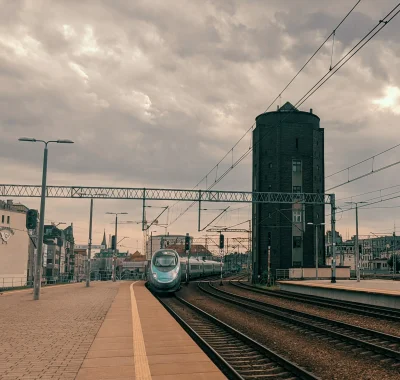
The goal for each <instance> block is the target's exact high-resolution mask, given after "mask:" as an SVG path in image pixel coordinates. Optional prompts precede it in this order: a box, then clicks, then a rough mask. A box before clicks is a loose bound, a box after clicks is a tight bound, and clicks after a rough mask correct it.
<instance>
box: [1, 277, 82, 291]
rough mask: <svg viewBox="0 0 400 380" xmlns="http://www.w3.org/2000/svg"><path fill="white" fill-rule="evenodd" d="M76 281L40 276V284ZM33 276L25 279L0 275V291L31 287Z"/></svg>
mask: <svg viewBox="0 0 400 380" xmlns="http://www.w3.org/2000/svg"><path fill="white" fill-rule="evenodd" d="M71 282H76V281H74V280H72V279H71V278H67V277H42V286H47V285H56V284H68V283H71ZM32 287H33V278H32V279H27V278H26V277H0V291H1V290H9V289H18V288H32Z"/></svg>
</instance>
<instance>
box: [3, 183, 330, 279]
mask: <svg viewBox="0 0 400 380" xmlns="http://www.w3.org/2000/svg"><path fill="white" fill-rule="evenodd" d="M40 196H41V186H40V185H9V184H3V185H0V197H21V198H39V197H40ZM46 197H48V198H93V199H96V198H97V199H130V200H142V201H143V209H144V207H145V202H146V200H154V201H155V200H163V201H188V202H199V209H200V204H201V202H225V203H275V204H278V203H288V204H294V203H300V204H319V205H320V204H330V206H331V231H332V242H331V243H332V255H333V256H332V259H333V260H332V280H331V281H332V282H336V254H335V244H334V242H335V240H336V237H335V223H336V219H335V212H336V206H335V195H334V194H312V193H307V194H305V193H272V192H271V193H269V192H268V193H260V192H251V191H221V190H185V189H155V188H129V187H92V186H47V187H46ZM199 218H200V216H199ZM144 220H145V218H144V217H143V225H142V229H144Z"/></svg>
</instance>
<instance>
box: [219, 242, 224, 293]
mask: <svg viewBox="0 0 400 380" xmlns="http://www.w3.org/2000/svg"><path fill="white" fill-rule="evenodd" d="M219 249H220V255H221V280H220V282H219V285H220V286H223V285H224V284H223V282H222V258H223V255H224V235H222V234H220V235H219Z"/></svg>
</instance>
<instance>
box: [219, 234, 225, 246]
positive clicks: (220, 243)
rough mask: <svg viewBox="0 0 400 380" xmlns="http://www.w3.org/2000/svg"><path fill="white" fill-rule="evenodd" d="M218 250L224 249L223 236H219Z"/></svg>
mask: <svg viewBox="0 0 400 380" xmlns="http://www.w3.org/2000/svg"><path fill="white" fill-rule="evenodd" d="M219 249H224V235H222V234H221V235H219Z"/></svg>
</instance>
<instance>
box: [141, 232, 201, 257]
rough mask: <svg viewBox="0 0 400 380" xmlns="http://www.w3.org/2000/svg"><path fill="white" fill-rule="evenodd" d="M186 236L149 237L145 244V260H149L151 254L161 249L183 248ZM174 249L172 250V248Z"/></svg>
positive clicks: (191, 238)
mask: <svg viewBox="0 0 400 380" xmlns="http://www.w3.org/2000/svg"><path fill="white" fill-rule="evenodd" d="M185 236H186V235H170V234H168V233H167V235H150V236H149V239H148V241H147V242H146V258H147V260H150V259H151V257H152V255H153V253H155V252H157V251H158V250H159V249H161V248H169V246H175V247H176V246H179V247H184V246H185ZM190 242H191V243H192V242H193V237H190ZM172 249H174V248H172Z"/></svg>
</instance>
